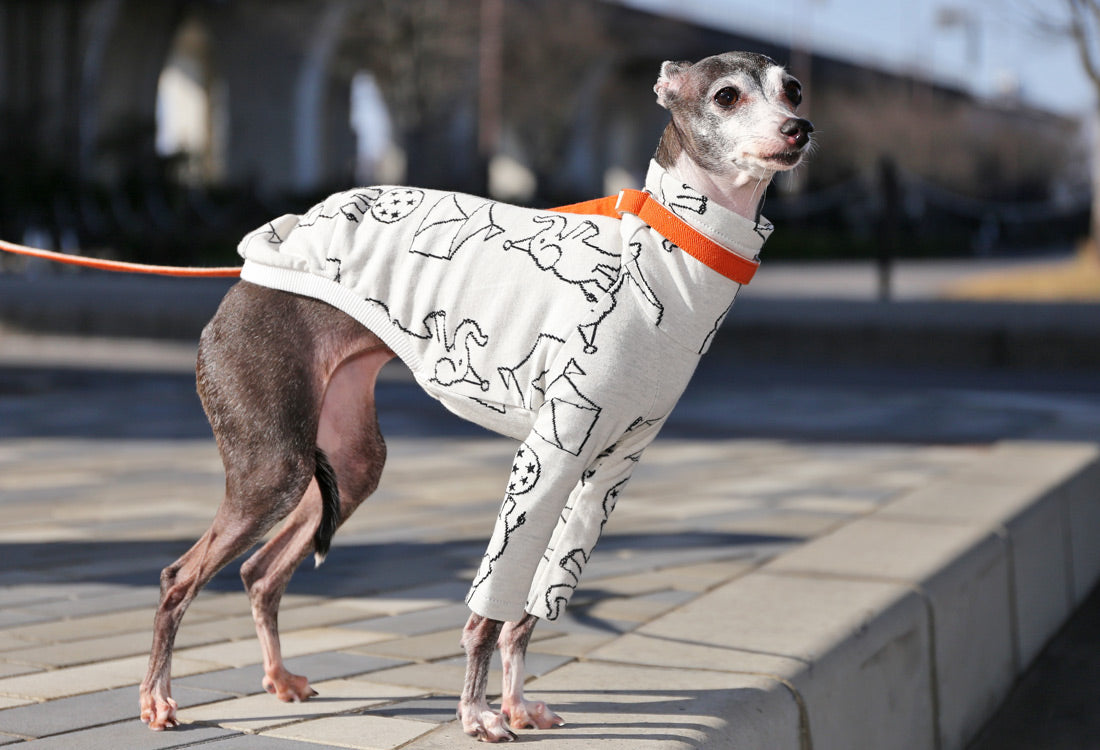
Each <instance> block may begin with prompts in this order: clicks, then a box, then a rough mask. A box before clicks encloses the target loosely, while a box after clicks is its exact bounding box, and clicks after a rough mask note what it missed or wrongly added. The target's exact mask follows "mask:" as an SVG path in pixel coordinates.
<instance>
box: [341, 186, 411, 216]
mask: <svg viewBox="0 0 1100 750" xmlns="http://www.w3.org/2000/svg"><path fill="white" fill-rule="evenodd" d="M423 202H424V191H423V190H418V189H417V188H407V187H398V188H393V189H391V190H387V191H386V192H384V193H382V194H381V195H379V196H378V197H377V198H376V199H375V200H374V203H373V205H371V207H370V215H371V218H372V219H374V220H375V221H378V222H381V223H382V224H393V223H394V222H395V221H401V219H404V218H405V217H406V216H408V215H409V214H411V213H412V212H413V211H415V210H416V209H418V208H420V204H421V203H423ZM345 216H347V217H348V218H349V219H351V220H352V221H355V219H352V217H351V215H349V214H345Z"/></svg>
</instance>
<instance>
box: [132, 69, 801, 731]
mask: <svg viewBox="0 0 1100 750" xmlns="http://www.w3.org/2000/svg"><path fill="white" fill-rule="evenodd" d="M654 91H655V93H656V94H657V101H658V103H659V104H660V105H661V106H663V107H665V108H666V109H668V110H669V112H670V113H671V122H670V123H669V124H668V126H667V128H666V129H665V131H664V133H663V135H662V137H661V140H660V143H659V145H658V148H657V152H656V155H655V157H654V161H653V163H652V164H651V166H650V172H649V176H648V177H647V180H646V192H645V193H642V192H640V191H624V193H623V195H622V196H621V197H620V198H619V205H618V207H617V212H618V213H619V214H621V216H605V215H596V214H597V213H599V212H596V211H593V212H592V215H587V212H586V211H585V210H583V209H581V210H577V211H574V212H573V213H572V214H570V213H569V212H568V210H566V213H560V214H559V213H550V212H538V211H530V210H528V209H521V208H518V207H512V206H507V205H505V204H498V203H494V202H491V201H487V200H485V199H479V198H474V197H472V196H465V195H461V194H449V193H440V192H436V191H423V190H417V189H413V188H394V187H378V188H364V189H361V190H356V191H349V192H347V193H342V194H338V195H336V196H332V197H331V198H329V199H328V200H326V201H325V202H323V203H321V204H319V205H318V206H315V207H314V208H313V209H311V210H310V211H309V212H308V213H307V214H304V215H302V216H286V217H282V218H281V219H276V220H274V221H272V222H271V223H269V224H267V225H265V226H264V227H262V228H261V229H259V230H257V231H256V232H254V233H252V234H251V235H249V236H247V237H246V238H245V240H244V241H242V244H241V253H242V255H244V257H245V266H244V269H243V271H242V279H243V280H242V281H241V282H240V283H239V284H238V285H236V286H235V287H234V288H233V289H232V290H230V292H229V293H228V294H227V296H226V298H225V300H224V301H223V302H222V305H221V307H220V308H219V310H218V312H217V314H216V315H215V317H214V318H213V319H212V320H211V322H210V323H209V325H208V326H207V327H206V328H205V329H204V331H203V334H202V337H201V340H200V345H199V353H198V363H197V368H196V369H197V382H198V391H199V395H200V397H201V399H202V403H203V407H204V409H205V410H206V413H207V416H208V417H209V419H210V424H211V426H212V428H213V431H214V435H215V437H216V439H217V443H218V448H219V451H220V453H221V456H222V460H223V462H224V464H225V473H226V490H225V498H224V500H223V501H222V503H221V505H220V507H219V508H218V510H217V513H216V515H215V517H214V521H213V523H212V525H211V526H210V528H209V529H208V530H207V531H206V533H205V534H204V535H203V536H202V537H201V538H200V539H199V540H198V542H197V543H196V544H195V545H194V546H193V547H192V548H191V549H190V550H189V551H188V552H187V553H185V554H184V555H183V556H182V557H180V559H179V560H177V561H176V562H174V563H172V564H171V565H169V566H168V567H167V568H165V569H164V571H163V573H162V574H161V600H160V605H159V607H158V609H157V612H156V617H155V621H154V631H153V646H152V653H151V655H150V660H149V669H148V673H147V674H146V677H145V680H144V682H143V683H142V685H141V718H142V720H143V721H145V722H146V723H148V724H149V726H150V727H151V728H152V729H155V730H160V729H166V728H169V727H173V726H176V725H177V724H178V723H179V722H178V719H177V718H176V707H177V706H176V703H175V701H174V700H173V699H172V697H171V693H170V688H169V682H170V672H171V655H172V645H173V642H174V639H175V635H176V632H177V629H178V627H179V624H180V620H181V619H182V617H183V614H184V611H185V610H186V609H187V606H188V604H189V603H190V602H191V600H192V599H194V597H195V595H196V594H197V593H198V591H199V590H200V589H201V588H202V586H203V585H204V584H206V583H207V582H208V581H210V579H211V578H212V577H213V576H214V574H215V573H217V571H218V570H220V569H221V568H222V567H223V566H225V565H226V564H227V563H229V562H230V561H231V560H232V559H234V558H235V557H237V556H238V555H240V554H241V553H242V552H244V551H245V550H247V549H249V548H250V547H251V546H252V545H253V544H255V543H256V542H258V541H259V540H261V538H262V537H263V536H264V535H265V534H266V533H267V532H268V531H269V530H270V529H271V528H272V527H273V526H274V525H275V524H276V523H277V522H278V521H280V520H283V519H285V524H284V526H283V527H282V529H281V530H280V531H279V532H278V533H277V534H275V535H274V536H273V537H272V538H271V539H270V540H268V541H267V542H266V543H265V544H263V546H262V547H260V548H259V549H258V550H257V551H256V552H255V553H254V554H253V555H252V556H251V557H250V558H249V559H248V560H247V561H246V562H245V564H244V565H243V567H242V568H241V578H242V579H243V582H244V586H245V589H246V590H247V591H248V594H249V598H250V601H251V607H252V615H253V618H254V620H255V623H256V632H257V634H258V636H259V641H260V645H261V649H262V652H263V666H264V677H263V687H264V688H265V689H266V690H267V691H268V692H270V693H273V694H274V695H275V696H277V697H278V698H279V699H280V700H283V701H303V700H306V699H308V698H310V697H311V696H313V695H316V693H315V691H314V690H313V689H312V688H311V687H310V685H309V682H308V680H307V679H306V678H305V677H303V676H299V675H294V674H291V673H290V672H288V671H287V669H286V668H285V666H284V664H283V660H282V657H281V654H280V648H279V636H278V631H277V625H276V618H277V612H278V607H279V602H280V599H281V597H282V594H283V591H284V589H285V587H286V585H287V583H288V581H289V579H290V577H291V575H292V573H293V571H294V570H295V568H296V567H297V566H298V565H299V564H300V563H301V562H302V561H303V560H304V559H305V558H306V557H307V556H308V555H309V554H310V553H311V552H312V553H314V554H315V557H316V558H317V561H318V564H319V563H320V560H321V559H323V557H324V555H325V553H326V552H327V551H328V548H329V543H330V540H331V538H332V536H333V534H334V533H335V531H336V529H337V527H338V526H339V525H340V524H341V523H342V522H343V521H344V520H346V519H347V518H348V516H349V515H350V514H351V513H352V512H353V511H354V510H355V508H356V507H357V506H358V505H359V504H360V503H361V502H362V501H363V500H364V499H366V498H367V496H369V495H370V494H371V493H372V492H373V491H374V489H375V487H376V486H377V485H378V481H379V478H380V475H381V473H382V465H383V462H384V461H385V456H386V449H385V444H384V442H383V440H382V436H381V434H380V432H379V429H378V422H377V418H376V411H375V399H374V386H375V382H376V378H377V376H378V372H379V370H380V369H381V368H382V366H383V365H384V364H385V363H386V362H388V361H389V360H390V359H392V358H394V357H395V356H397V357H400V358H401V359H402V360H403V361H405V363H406V364H407V365H409V367H410V369H411V370H412V371H413V373H414V377H415V378H416V379H417V381H418V382H419V383H420V384H421V385H422V386H423V387H424V388H425V389H426V390H427V391H428V392H429V393H430V394H431V395H433V396H434V397H436V398H438V399H439V400H440V401H442V402H443V403H444V405H446V406H447V407H448V408H450V409H451V410H452V411H455V412H456V413H458V414H460V415H462V416H465V417H468V418H470V419H472V420H473V421H476V422H478V423H479V424H483V425H486V426H488V427H490V428H492V429H495V430H497V431H499V432H502V433H504V434H506V435H511V436H514V437H517V438H519V439H520V440H521V441H522V443H521V446H520V448H519V450H518V451H517V453H516V459H515V461H514V463H513V465H512V472H511V475H510V477H509V481H508V484H507V492H506V495H505V500H504V503H503V505H502V507H501V511H500V514H499V516H498V518H497V521H496V526H495V529H494V532H493V534H492V537H491V539H490V543H489V549H488V551H487V552H486V555H485V557H484V558H483V560H482V562H481V567H480V569H479V571H478V573H477V577H476V579H475V581H474V583H473V586H472V587H471V592H470V596H469V597H468V599H467V603H468V604H469V606H470V609H471V610H472V614H471V615H470V618H469V621H468V622H467V624H466V626H465V628H464V630H463V633H462V637H461V644H462V646H463V648H464V650H465V652H466V655H467V668H466V678H465V683H464V685H463V688H462V694H461V698H460V700H459V705H458V717H459V719H460V720H461V722H462V727H463V730H464V731H465V732H466V733H467V734H469V735H471V736H474V737H476V738H478V739H480V740H483V741H487V742H498V741H508V740H513V739H515V737H516V735H515V734H514V733H513V732H512V729H519V728H540V729H546V728H550V727H553V726H556V725H559V724H563V723H564V722H563V720H562V719H561V718H560V717H559V716H558V715H557V714H555V713H554V712H553V711H552V710H550V709H549V708H548V707H547V706H546V705H545V704H544V703H542V702H534V701H528V700H526V699H525V698H524V694H523V683H524V657H525V653H526V650H527V645H528V643H529V641H530V638H531V634H532V630H533V629H534V627H535V624H536V623H537V622H538V620H539V619H551V620H552V619H555V618H557V616H558V615H559V613H560V612H561V611H562V608H563V607H564V606H565V604H566V603H567V602H568V599H569V596H570V594H571V593H572V591H573V589H574V588H575V587H576V585H577V580H578V578H579V576H580V571H581V568H582V567H583V565H584V564H586V563H587V562H588V560H589V557H590V555H591V552H592V548H593V547H594V545H595V542H596V540H597V539H598V537H599V533H600V531H601V530H602V528H603V525H604V524H605V523H606V521H607V518H608V515H609V514H610V512H611V510H612V509H613V507H614V504H615V501H616V499H617V498H618V495H619V492H620V490H621V489H622V487H623V485H624V484H625V482H626V480H627V478H628V477H629V475H630V472H631V470H632V468H633V466H634V465H635V464H636V463H637V461H638V458H639V457H640V455H641V452H642V450H643V449H644V448H645V446H646V445H648V443H649V441H650V440H652V439H653V437H654V436H655V435H656V431H657V429H659V427H660V425H661V424H662V423H663V421H664V419H665V417H667V415H668V412H669V411H670V410H671V408H672V406H673V405H674V404H675V402H676V401H677V400H678V398H679V396H680V394H681V393H682V391H683V388H684V387H685V386H686V384H687V380H688V378H689V377H690V375H691V373H692V371H693V370H694V368H695V365H696V363H697V361H698V358H699V356H700V355H701V354H702V353H703V352H704V351H705V350H706V348H707V347H708V346H709V343H710V340H711V337H712V336H713V334H714V332H715V331H716V330H717V328H718V326H719V324H720V323H721V321H722V318H723V317H724V316H725V314H726V313H727V312H728V311H729V309H730V307H731V306H732V303H733V298H734V295H735V294H736V291H737V289H739V288H740V285H741V283H744V282H745V281H747V277H746V276H744V275H739V274H743V270H744V268H745V267H746V266H748V267H751V268H755V262H756V261H755V255H756V252H757V251H758V250H759V248H760V246H761V245H762V243H763V240H764V239H765V238H766V236H767V232H768V231H770V226H768V225H767V224H766V222H764V221H763V220H762V219H761V217H760V215H759V208H760V205H761V203H762V197H763V191H764V189H765V188H766V186H767V184H768V183H769V181H770V180H771V178H772V177H773V175H775V174H776V173H777V172H780V171H784V170H789V169H793V168H794V167H795V166H797V165H798V164H799V163H800V161H801V160H802V158H803V156H804V154H805V153H806V151H807V148H808V146H809V144H810V134H811V133H812V132H813V125H812V124H811V123H810V122H809V121H808V120H806V119H803V118H801V117H798V116H797V115H796V114H795V110H796V108H797V107H798V104H799V102H800V100H801V86H800V84H799V83H798V81H797V80H795V79H794V78H793V77H792V76H790V75H789V74H788V73H787V72H786V71H785V70H784V69H783V68H782V67H781V66H779V65H778V64H776V63H775V62H774V61H772V60H771V59H769V58H767V57H764V56H762V55H757V54H751V53H742V52H731V53H726V54H722V55H717V56H713V57H709V58H706V59H704V60H702V61H700V62H698V63H695V64H692V63H689V62H665V63H664V64H663V65H662V66H661V71H660V76H659V78H658V80H657V83H656V85H655V86H654ZM628 193H630V195H628ZM662 217H663V218H662ZM399 241H400V243H399ZM398 244H400V245H401V246H400V247H398ZM391 245H392V246H393V247H391ZM715 248H717V249H715ZM479 263H480V264H481V265H478V264H479ZM731 264H732V265H731ZM471 268H472V269H474V270H467V269H471ZM739 269H740V270H739ZM749 276H751V273H750V274H749ZM494 646H499V648H500V650H501V656H502V662H503V669H504V685H503V691H502V698H501V706H500V710H499V711H494V710H492V709H491V708H490V706H489V703H488V701H487V700H486V682H487V675H488V671H489V663H490V657H491V654H492V650H493V648H494Z"/></svg>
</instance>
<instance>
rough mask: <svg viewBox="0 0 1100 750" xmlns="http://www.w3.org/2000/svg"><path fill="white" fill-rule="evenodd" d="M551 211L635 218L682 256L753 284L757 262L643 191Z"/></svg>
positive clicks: (740, 281)
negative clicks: (724, 243)
mask: <svg viewBox="0 0 1100 750" xmlns="http://www.w3.org/2000/svg"><path fill="white" fill-rule="evenodd" d="M552 210H554V211H558V212H560V213H570V214H595V215H598V216H611V217H614V218H620V214H624V213H628V214H634V215H635V216H637V217H638V218H639V219H641V220H642V221H643V222H645V223H646V224H647V225H648V226H649V227H650V228H651V229H653V230H654V231H655V232H657V234H659V235H661V236H662V237H664V238H665V239H666V240H668V241H669V242H671V243H672V244H674V245H676V246H677V247H679V248H680V249H681V250H683V251H684V252H685V253H687V254H688V255H690V256H691V257H693V258H695V259H696V260H697V261H699V262H700V263H703V264H704V265H706V266H707V267H708V268H711V269H712V270H714V271H717V272H718V273H720V274H722V275H723V276H725V277H726V278H727V279H732V280H733V281H736V282H737V283H738V284H748V283H749V282H750V281H752V277H753V275H754V274H755V273H756V269H757V268H759V267H760V263H759V262H757V261H753V260H749V259H748V258H744V257H742V256H740V255H738V254H737V253H735V252H733V251H731V250H727V249H726V248H725V247H724V246H723V245H721V244H720V243H718V242H715V241H714V240H712V239H711V238H710V237H707V236H706V235H705V234H703V233H702V232H700V231H699V230H698V229H696V228H695V227H693V226H691V225H690V224H688V223H687V222H686V221H684V220H683V219H681V218H680V217H679V216H677V215H676V214H674V213H672V212H671V211H669V210H668V209H667V208H665V207H664V206H662V205H661V204H660V202H658V201H657V200H656V199H655V198H654V197H653V196H652V195H650V194H649V193H646V192H644V191H642V190H624V191H622V192H621V193H619V194H618V195H609V196H607V197H606V198H597V199H595V200H591V201H585V202H584V203H572V204H570V205H568V206H561V207H559V208H555V209H552Z"/></svg>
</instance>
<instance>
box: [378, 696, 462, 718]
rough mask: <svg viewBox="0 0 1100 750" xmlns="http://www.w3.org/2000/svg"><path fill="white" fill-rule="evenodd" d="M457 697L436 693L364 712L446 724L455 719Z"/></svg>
mask: <svg viewBox="0 0 1100 750" xmlns="http://www.w3.org/2000/svg"><path fill="white" fill-rule="evenodd" d="M457 705H458V702H457V699H456V698H455V697H454V696H450V695H435V696H431V697H429V698H420V699H418V700H411V701H397V702H396V703H391V704H387V705H385V706H378V707H376V708H371V709H369V710H367V711H365V712H364V713H367V714H370V715H372V716H388V717H391V718H394V719H409V720H413V721H427V722H430V723H432V724H444V723H446V722H448V721H454V719H455V710H456V707H457Z"/></svg>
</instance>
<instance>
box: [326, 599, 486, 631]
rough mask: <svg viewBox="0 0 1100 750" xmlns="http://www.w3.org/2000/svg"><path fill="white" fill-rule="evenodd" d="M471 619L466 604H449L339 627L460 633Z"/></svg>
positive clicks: (358, 621)
mask: <svg viewBox="0 0 1100 750" xmlns="http://www.w3.org/2000/svg"><path fill="white" fill-rule="evenodd" d="M469 618H470V610H469V608H467V607H466V605H465V604H448V605H446V606H443V607H433V608H432V609H424V610H418V611H416V612H409V613H406V614H401V615H394V616H392V617H372V618H370V619H368V620H356V621H354V622H347V623H344V624H342V625H340V626H339V627H341V628H349V629H354V630H370V631H374V632H381V633H402V634H404V635H423V634H425V633H436V632H439V631H443V630H451V631H454V632H458V631H460V630H461V629H462V626H463V625H465V624H466V620H468V619H469ZM378 640H381V639H378Z"/></svg>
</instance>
